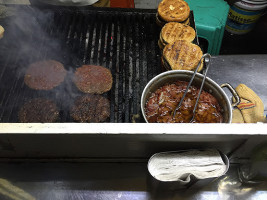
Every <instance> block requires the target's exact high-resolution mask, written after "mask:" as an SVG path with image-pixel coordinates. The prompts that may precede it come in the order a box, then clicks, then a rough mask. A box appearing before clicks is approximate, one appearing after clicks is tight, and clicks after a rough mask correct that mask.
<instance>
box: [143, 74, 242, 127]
mask: <svg viewBox="0 0 267 200" xmlns="http://www.w3.org/2000/svg"><path fill="white" fill-rule="evenodd" d="M193 73H194V72H192V71H187V70H172V71H167V72H163V73H161V74H159V75H157V76H155V77H154V78H153V79H151V80H150V81H149V82H148V84H147V85H146V87H145V89H144V90H143V93H142V97H141V110H142V114H143V117H144V119H145V121H146V122H148V121H147V119H146V114H145V105H146V102H147V100H148V98H149V97H150V96H151V94H152V93H153V92H155V91H156V90H157V89H158V88H160V87H162V86H163V85H165V84H167V83H173V82H175V81H187V82H189V81H190V79H191V77H192V75H193ZM203 77H204V76H203V75H202V74H199V73H197V74H196V76H195V78H194V80H193V83H192V85H194V86H200V84H201V82H202V79H203ZM223 87H227V88H228V89H229V90H230V92H231V93H232V94H233V96H234V97H235V99H236V100H237V101H236V103H234V104H232V105H231V103H230V100H229V99H228V97H227V95H226V93H225V92H224V91H223V89H222V88H223ZM203 90H204V91H207V92H209V93H210V94H212V95H213V96H214V97H215V98H216V99H217V101H218V102H219V104H220V106H221V108H222V114H223V123H231V122H232V106H236V105H238V104H239V102H240V98H239V96H238V94H237V93H236V91H235V90H234V88H233V87H232V86H231V85H230V84H228V83H225V84H222V85H221V86H219V85H218V84H217V83H216V82H214V81H213V80H212V79H210V78H208V77H207V78H206V81H205V84H204V87H203Z"/></svg>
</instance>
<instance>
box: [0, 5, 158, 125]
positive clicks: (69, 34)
mask: <svg viewBox="0 0 267 200" xmlns="http://www.w3.org/2000/svg"><path fill="white" fill-rule="evenodd" d="M18 11H19V12H18V16H17V17H20V18H21V21H22V22H23V23H25V24H24V25H25V26H26V27H27V26H29V27H32V29H31V33H30V34H25V33H24V32H23V31H20V28H21V27H18V30H19V31H18V32H17V33H14V32H13V33H12V34H10V35H5V37H4V38H3V39H2V40H0V59H1V60H0V68H1V72H0V92H1V96H0V103H1V108H0V122H18V111H19V109H20V108H21V106H22V105H23V104H24V103H26V102H27V101H29V100H30V99H33V98H36V97H41V98H48V99H51V100H53V101H54V102H55V103H56V104H57V106H58V107H59V109H60V119H59V121H58V122H74V121H73V119H72V118H71V116H70V109H71V106H72V105H73V102H74V100H75V98H76V97H77V96H81V95H84V93H82V92H80V91H79V90H78V89H77V88H76V86H75V85H74V83H73V82H72V78H73V73H74V72H75V70H76V68H78V67H80V66H81V65H83V64H89V65H101V66H104V67H107V68H108V69H110V70H111V73H112V76H113V85H112V88H111V90H110V91H109V92H106V93H104V94H102V95H103V96H105V97H107V98H108V99H109V101H110V118H109V119H108V121H107V122H112V123H124V122H126V123H128V122H144V119H143V118H142V115H141V110H140V100H141V94H142V91H143V89H144V87H145V85H146V83H147V82H148V81H149V80H150V79H151V78H153V77H154V76H156V75H157V74H159V73H160V72H161V66H160V56H161V54H160V50H159V48H158V45H157V41H158V38H159V31H160V28H159V27H158V26H157V25H156V22H155V14H156V11H155V10H142V9H111V8H86V10H80V9H72V8H70V9H69V8H59V9H58V8H57V9H45V10H36V9H33V8H31V7H28V6H19V9H18ZM24 12H26V13H27V15H26V18H25V19H24V17H25V15H24ZM44 16H45V17H46V18H43V17H44ZM8 20H9V22H12V20H14V19H12V18H10V19H8ZM31 20H32V21H31ZM6 24H7V25H6V31H11V30H12V29H14V28H15V29H16V24H13V25H11V23H10V25H9V23H8V22H6ZM18 26H21V25H18ZM35 26H36V27H38V29H41V30H42V31H43V32H44V34H43V35H40V36H38V35H36V33H37V32H35V28H34V27H35ZM9 29H10V30H9ZM14 38H19V41H21V42H18V43H16V42H15V40H14ZM53 41H56V42H55V43H53ZM21 44H24V45H25V46H27V48H29V49H28V50H27V51H26V52H24V51H21V49H22V48H18V47H19V46H18V45H21ZM46 59H54V60H57V61H59V62H61V63H63V65H64V66H65V68H66V69H67V71H68V75H67V77H66V79H65V81H64V83H62V84H61V85H60V86H58V87H56V88H54V89H53V90H50V91H36V90H33V89H30V88H29V87H28V86H26V85H25V84H24V74H25V71H26V69H27V66H28V65H29V64H31V63H32V62H35V61H39V60H46ZM11 66H13V67H11ZM20 69H23V70H20Z"/></svg>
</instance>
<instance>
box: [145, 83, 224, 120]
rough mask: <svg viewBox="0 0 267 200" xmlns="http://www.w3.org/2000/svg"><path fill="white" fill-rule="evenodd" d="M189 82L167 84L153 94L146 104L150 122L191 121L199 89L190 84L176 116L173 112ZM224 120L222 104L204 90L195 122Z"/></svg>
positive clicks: (146, 112) (147, 116)
mask: <svg viewBox="0 0 267 200" xmlns="http://www.w3.org/2000/svg"><path fill="white" fill-rule="evenodd" d="M187 85H188V82H185V81H177V82H175V83H172V84H166V85H164V86H162V87H161V88H159V89H157V90H156V91H155V92H154V93H152V94H151V96H150V97H149V99H148V101H147V102H146V106H145V114H146V118H147V120H148V122H150V123H153V122H155V123H156V122H158V123H189V122H190V120H191V119H192V117H193V109H194V106H195V103H196V99H197V95H198V93H199V89H198V88H197V87H195V86H190V88H189V90H188V93H187V94H186V97H185V98H184V100H183V103H182V105H181V107H180V109H179V110H177V112H176V115H175V116H174V118H173V117H172V114H173V112H174V109H175V108H176V106H177V105H178V103H179V102H180V100H181V98H182V96H183V94H184V92H185V90H186V87H187ZM222 120H223V117H222V113H221V108H220V105H219V103H218V101H217V99H215V97H214V96H212V95H211V94H210V93H208V92H205V91H203V90H202V92H201V94H200V98H199V102H198V106H197V109H196V114H195V118H194V121H193V123H221V122H222Z"/></svg>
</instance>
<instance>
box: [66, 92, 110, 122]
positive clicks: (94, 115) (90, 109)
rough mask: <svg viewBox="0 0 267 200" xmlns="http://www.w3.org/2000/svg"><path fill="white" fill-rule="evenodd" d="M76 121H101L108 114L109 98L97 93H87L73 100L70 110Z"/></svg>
mask: <svg viewBox="0 0 267 200" xmlns="http://www.w3.org/2000/svg"><path fill="white" fill-rule="evenodd" d="M70 115H71V117H72V118H73V119H74V120H75V121H78V122H103V121H105V120H106V119H107V118H108V117H109V116H110V103H109V100H108V99H107V98H105V97H103V96H101V95H98V94H87V95H84V96H80V97H78V98H77V99H76V100H75V103H74V106H73V107H72V108H71V111H70Z"/></svg>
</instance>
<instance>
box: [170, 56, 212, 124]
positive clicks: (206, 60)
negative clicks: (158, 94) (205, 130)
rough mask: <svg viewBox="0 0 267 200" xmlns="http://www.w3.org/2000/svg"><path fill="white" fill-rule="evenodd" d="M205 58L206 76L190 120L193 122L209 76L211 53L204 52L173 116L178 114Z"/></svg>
mask: <svg viewBox="0 0 267 200" xmlns="http://www.w3.org/2000/svg"><path fill="white" fill-rule="evenodd" d="M203 59H204V62H205V64H206V71H205V74H204V77H203V80H202V83H201V86H200V89H199V93H198V95H197V100H196V103H195V107H194V110H193V116H192V119H191V120H190V123H191V122H193V120H194V118H195V112H196V109H197V104H198V101H199V97H200V94H201V91H202V89H203V86H204V83H205V80H206V77H207V72H208V70H209V64H210V60H211V55H210V54H209V53H206V54H204V55H203V56H202V57H201V58H200V61H199V63H198V65H197V68H196V69H195V71H194V74H193V75H192V78H191V80H190V82H189V84H188V85H187V88H186V90H185V93H184V95H183V96H182V98H181V101H180V102H179V104H178V105H177V106H176V108H175V110H174V112H173V115H172V118H174V116H175V115H176V112H177V110H179V109H180V107H181V105H182V103H183V101H184V98H185V96H186V94H187V92H188V90H189V87H190V86H191V84H192V82H193V80H194V78H195V76H196V73H197V71H198V68H199V67H200V65H201V62H202V60H203Z"/></svg>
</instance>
